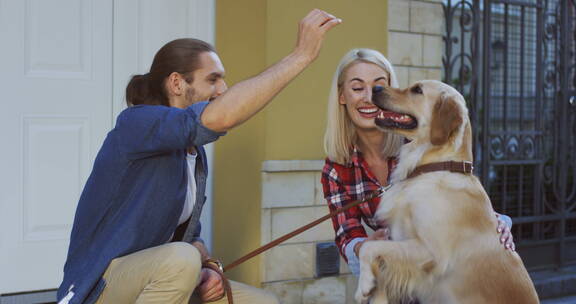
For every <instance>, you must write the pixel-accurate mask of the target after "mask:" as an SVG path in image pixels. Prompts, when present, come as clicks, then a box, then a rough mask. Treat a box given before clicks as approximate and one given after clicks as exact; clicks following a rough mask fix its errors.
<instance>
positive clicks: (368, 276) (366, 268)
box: [354, 242, 388, 304]
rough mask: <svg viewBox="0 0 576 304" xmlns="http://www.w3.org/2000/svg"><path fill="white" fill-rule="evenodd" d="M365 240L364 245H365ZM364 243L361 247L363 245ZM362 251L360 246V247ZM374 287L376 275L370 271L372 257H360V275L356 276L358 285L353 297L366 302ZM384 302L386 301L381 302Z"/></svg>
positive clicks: (359, 301) (362, 303) (364, 303)
mask: <svg viewBox="0 0 576 304" xmlns="http://www.w3.org/2000/svg"><path fill="white" fill-rule="evenodd" d="M367 243H368V242H366V243H365V244H364V245H366V244H367ZM364 245H363V246H362V247H364ZM360 252H362V248H360ZM375 287H376V277H375V276H374V273H373V272H372V257H370V258H368V257H366V256H365V257H364V258H360V277H359V278H358V287H357V288H356V294H355V296H354V298H355V299H356V302H358V303H361V304H368V303H369V301H370V296H371V294H372V291H373V290H374V288H375ZM383 303H384V304H386V303H388V302H383Z"/></svg>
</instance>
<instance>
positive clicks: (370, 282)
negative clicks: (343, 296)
mask: <svg viewBox="0 0 576 304" xmlns="http://www.w3.org/2000/svg"><path fill="white" fill-rule="evenodd" d="M374 279H375V278H374V276H373V275H372V274H371V273H369V274H363V273H360V278H359V279H358V288H356V294H355V296H354V298H355V299H356V302H358V303H361V304H368V303H369V300H370V296H371V295H372V292H373V291H374V288H376V282H375V281H374Z"/></svg>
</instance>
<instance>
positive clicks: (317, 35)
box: [58, 10, 341, 304]
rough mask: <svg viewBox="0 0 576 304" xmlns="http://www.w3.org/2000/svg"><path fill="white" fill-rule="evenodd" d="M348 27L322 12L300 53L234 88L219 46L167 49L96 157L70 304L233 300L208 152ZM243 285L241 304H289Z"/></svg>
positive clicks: (66, 295)
mask: <svg viewBox="0 0 576 304" xmlns="http://www.w3.org/2000/svg"><path fill="white" fill-rule="evenodd" d="M339 23H341V20H340V19H337V18H335V17H334V16H332V15H330V14H328V13H326V12H323V11H321V10H313V11H311V12H310V13H309V14H308V15H307V16H306V17H305V18H304V19H302V21H301V22H300V25H299V31H298V40H297V45H296V47H295V49H294V50H293V51H292V52H291V53H290V54H289V55H288V56H286V57H285V58H284V59H282V60H280V61H279V62H278V63H276V64H275V65H273V66H271V67H270V68H268V69H267V70H265V71H264V72H262V73H261V74H259V75H257V76H255V77H253V78H250V79H247V80H245V81H242V82H240V83H238V84H236V85H234V86H233V87H231V88H230V89H229V90H227V87H226V83H225V81H224V68H223V66H222V63H221V62H220V59H219V58H218V55H217V54H216V52H215V51H214V49H213V48H212V47H211V46H210V45H209V44H207V43H205V42H202V41H199V40H195V39H178V40H175V41H172V42H170V43H168V44H166V45H165V46H164V47H162V48H161V49H160V50H159V51H158V53H157V54H156V56H155V57H154V61H153V63H152V66H151V68H150V72H149V73H147V74H145V75H136V76H134V77H133V78H132V79H131V81H130V83H129V84H128V86H127V88H126V99H127V102H128V105H129V107H128V108H127V109H126V110H124V111H123V112H122V113H121V114H120V115H119V116H118V119H117V122H116V126H115V127H114V129H113V130H112V131H110V133H108V136H107V137H106V140H105V141H104V143H103V145H102V148H101V149H100V151H99V153H98V156H97V157H96V160H95V163H94V168H93V170H92V173H91V175H90V177H89V179H88V181H87V183H86V186H85V188H84V191H83V192H82V196H81V198H80V201H79V203H78V208H77V210H76V216H75V219H74V226H73V229H72V234H71V238H70V248H69V251H68V258H67V261H66V265H65V267H64V280H63V282H62V284H61V286H60V288H59V290H58V300H59V301H60V302H59V303H89V304H92V303H135V302H136V303H188V301H189V299H190V298H191V294H192V293H193V292H194V293H195V295H197V298H196V296H194V297H192V301H200V303H204V302H212V301H217V300H220V301H221V302H222V303H224V301H225V300H224V299H222V297H223V296H224V288H223V284H222V278H221V277H220V275H219V274H218V273H217V272H216V271H214V270H212V269H210V268H209V267H203V266H207V265H208V264H210V263H214V262H213V260H211V259H209V254H208V252H207V250H206V248H205V247H204V245H203V242H202V240H201V239H200V238H199V235H200V224H199V217H200V213H201V210H202V205H203V204H204V201H205V196H204V193H205V187H206V172H207V168H206V157H205V153H204V149H203V148H202V146H203V145H205V144H207V143H209V142H212V141H214V140H216V139H218V137H220V136H222V135H224V134H225V132H226V131H227V130H230V129H231V128H234V127H236V126H238V125H240V124H241V123H243V122H245V121H246V120H248V119H249V118H250V117H252V116H253V115H255V114H256V113H257V112H258V111H260V110H261V109H262V108H263V107H264V106H266V105H267V104H268V103H269V102H270V101H271V100H272V98H273V97H274V96H275V95H276V94H277V93H278V92H280V90H282V89H283V88H284V87H285V86H286V85H287V84H288V83H289V82H290V81H291V80H292V79H294V78H295V77H296V76H297V75H298V74H299V73H300V72H302V70H304V69H305V68H306V67H307V66H308V65H309V64H310V63H311V62H312V61H313V60H314V59H315V58H316V57H317V56H318V53H319V50H320V47H321V45H322V41H323V39H324V35H325V33H326V32H327V31H328V30H330V29H331V28H333V27H334V26H336V25H338V24H339ZM202 101H204V102H202ZM205 101H210V102H205ZM232 288H233V293H234V295H235V300H236V302H237V303H277V300H276V299H275V298H274V297H273V296H271V295H269V294H266V293H265V292H263V291H261V290H258V289H256V288H253V287H249V286H246V285H242V284H239V283H232ZM195 303H197V302H195Z"/></svg>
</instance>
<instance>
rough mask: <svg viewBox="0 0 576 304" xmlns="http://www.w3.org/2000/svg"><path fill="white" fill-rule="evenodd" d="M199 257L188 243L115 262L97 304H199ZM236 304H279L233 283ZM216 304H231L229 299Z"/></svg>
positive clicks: (140, 252)
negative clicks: (196, 293)
mask: <svg viewBox="0 0 576 304" xmlns="http://www.w3.org/2000/svg"><path fill="white" fill-rule="evenodd" d="M201 267H202V265H201V263H200V253H199V252H198V250H197V249H196V248H195V247H194V246H192V245H190V244H187V243H183V242H175V243H168V244H164V245H161V246H158V247H153V248H148V249H145V250H142V251H138V252H135V253H132V254H130V255H127V256H123V257H120V258H117V259H114V260H112V262H111V263H110V265H109V266H108V269H106V272H105V273H104V280H105V281H106V288H104V291H103V292H102V294H101V295H100V298H98V301H97V302H96V303H97V304H108V303H111V304H123V303H138V304H148V303H165V304H172V303H174V304H186V303H193V304H200V303H202V302H201V301H200V300H199V298H198V297H197V296H196V295H193V296H192V292H193V291H194V289H195V288H196V286H197V285H198V283H199V277H200V270H201ZM230 284H231V286H232V294H233V296H234V303H235V304H236V303H238V304H277V303H279V302H278V300H277V299H276V297H275V296H273V295H272V294H270V293H268V292H266V291H264V290H261V289H258V288H254V287H251V286H248V285H245V284H241V283H238V282H234V281H231V282H230ZM212 303H214V304H225V303H228V302H227V300H226V297H224V298H222V299H220V300H219V301H216V302H212Z"/></svg>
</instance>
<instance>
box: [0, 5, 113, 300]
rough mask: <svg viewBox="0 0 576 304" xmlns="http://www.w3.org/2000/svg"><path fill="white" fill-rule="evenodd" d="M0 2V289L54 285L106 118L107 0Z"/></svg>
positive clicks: (108, 84) (108, 82)
mask: <svg viewBox="0 0 576 304" xmlns="http://www.w3.org/2000/svg"><path fill="white" fill-rule="evenodd" d="M0 4H1V6H0V41H1V44H2V48H1V50H2V51H1V53H0V54H1V55H0V87H1V89H0V92H1V93H0V101H1V104H2V107H1V110H0V140H1V141H2V149H1V150H0V168H2V169H1V171H0V187H1V190H0V202H1V207H0V208H1V209H0V237H1V238H0V274H1V275H0V293H7V292H18V291H26V290H37V289H45V288H54V287H57V286H58V284H59V281H60V279H61V277H62V266H63V262H64V257H65V256H66V250H67V248H68V239H69V234H70V229H71V224H72V220H73V215H74V210H75V206H76V203H77V201H78V197H79V195H80V192H81V190H82V187H83V185H84V182H85V181H86V178H87V176H88V174H89V173H90V169H91V163H92V161H93V159H94V156H95V152H96V151H97V149H98V148H99V146H100V144H101V142H102V140H103V137H104V135H105V134H106V131H107V130H109V129H110V126H111V123H112V122H111V121H112V115H111V113H112V108H113V107H112V101H111V98H110V96H111V93H112V81H111V77H110V76H111V75H112V35H111V32H112V20H113V16H112V12H113V10H112V9H113V6H112V4H113V3H112V0H98V1H93V0H58V1H55V0H53V1H46V0H3V1H1V2H0Z"/></svg>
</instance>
